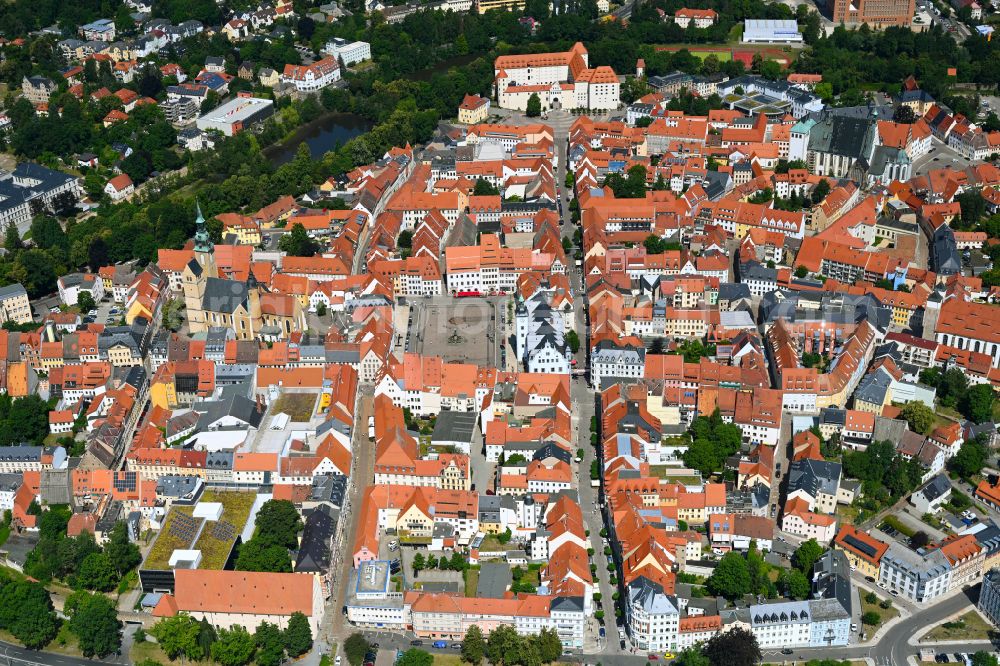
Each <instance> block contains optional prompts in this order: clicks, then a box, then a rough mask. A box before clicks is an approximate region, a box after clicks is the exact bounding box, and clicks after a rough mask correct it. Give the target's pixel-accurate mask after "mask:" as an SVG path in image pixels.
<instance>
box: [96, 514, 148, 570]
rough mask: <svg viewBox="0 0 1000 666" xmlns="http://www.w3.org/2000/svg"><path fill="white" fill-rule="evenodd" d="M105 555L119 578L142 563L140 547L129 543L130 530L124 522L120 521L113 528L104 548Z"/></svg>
mask: <svg viewBox="0 0 1000 666" xmlns="http://www.w3.org/2000/svg"><path fill="white" fill-rule="evenodd" d="M104 554H105V555H107V556H108V561H109V562H111V566H112V567H114V569H115V571H117V572H118V575H119V577H120V576H124V575H125V574H127V573H128V572H129V571H131V570H132V569H135V568H136V567H137V566H139V563H140V562H141V561H142V555H141V554H140V553H139V547H138V546H136V545H135V544H134V543H132V542H131V541H129V538H128V528H127V527H126V526H125V522H124V521H119V522H118V523H116V524H115V526H114V527H113V528H111V534H110V535H109V537H108V543H107V544H106V545H105V546H104Z"/></svg>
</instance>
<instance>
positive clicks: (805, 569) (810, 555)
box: [792, 539, 826, 577]
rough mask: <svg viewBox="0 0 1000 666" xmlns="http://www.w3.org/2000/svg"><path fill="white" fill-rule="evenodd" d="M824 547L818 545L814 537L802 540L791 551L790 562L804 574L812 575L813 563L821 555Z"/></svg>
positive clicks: (824, 550)
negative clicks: (793, 550) (792, 551)
mask: <svg viewBox="0 0 1000 666" xmlns="http://www.w3.org/2000/svg"><path fill="white" fill-rule="evenodd" d="M824 552H826V549H825V548H823V546H821V545H819V543H818V542H817V541H816V539H809V540H808V541H803V542H802V543H801V544H800V545H799V547H798V548H796V549H795V552H794V553H792V564H794V565H795V567H796V568H797V569H798V570H799V571H801V572H802V573H803V574H805V575H806V576H810V577H811V576H812V568H813V565H814V564H816V561H817V560H819V558H821V557H823V553H824Z"/></svg>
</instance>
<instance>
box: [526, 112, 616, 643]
mask: <svg viewBox="0 0 1000 666" xmlns="http://www.w3.org/2000/svg"><path fill="white" fill-rule="evenodd" d="M545 122H546V124H548V125H549V126H550V127H552V133H553V142H554V143H555V146H556V162H557V165H556V172H555V177H556V190H557V192H558V197H559V200H560V204H559V212H560V216H561V221H562V235H563V236H568V237H569V238H570V239H571V240H572V239H573V235H574V232H575V230H576V226H575V225H574V224H573V223H572V219H571V216H570V211H569V202H570V199H571V196H572V193H571V192H569V191H567V189H566V187H565V182H566V155H567V152H568V145H567V144H568V141H569V128H570V126H571V125H572V124H573V116H572V115H570V114H569V113H568V112H566V111H552V112H550V113H549V117H548V118H547V119H546V120H545ZM574 252H575V249H574ZM568 259H570V261H569V268H568V269H567V275H568V277H569V283H570V286H571V288H572V289H573V308H574V318H575V328H576V332H577V335H579V337H580V350H579V351H578V352H577V353H576V356H575V359H576V368H577V369H579V370H584V372H586V370H585V369H586V367H587V350H588V348H589V330H588V327H587V315H586V302H587V298H586V297H587V295H586V292H585V291H584V288H583V287H582V284H581V282H580V271H579V269H578V268H577V267H576V262H575V261H574V260H573V257H572V256H570V257H568ZM587 381H588V380H587V377H586V376H583V377H581V376H575V377H572V378H571V379H570V397H571V399H572V403H573V424H574V427H575V428H576V441H577V442H578V444H577V447H578V448H580V449H583V458H582V459H581V461H580V463H579V465H578V474H577V477H578V482H579V491H580V508H581V509H582V510H583V517H584V521H585V522H586V526H587V529H588V530H589V531H590V543H591V545H592V546H593V548H594V556H593V558H592V559H591V562H592V563H593V564H595V565H596V566H597V581H596V583H597V585H598V589H599V590H600V593H601V605H600V606H599V607H598V606H597V605H595V609H599V610H603V611H604V622H605V624H604V627H605V632H606V634H607V636H606V638H605V639H604V640H603V641H602V642H601V648H602V649H601V653H602V654H615V653H619V652H621V647H620V643H619V641H620V640H621V639H622V638H625V635H624V632H622V633H621V634H619V627H618V626H617V624H616V622H615V602H614V600H613V599H612V597H613V596H614V593H615V592H616V587H615V586H612V585H611V574H610V572H608V562H609V561H610V560H609V558H608V557H607V556H606V555H605V554H604V544H605V541H604V539H602V537H601V530H602V529H604V523H603V516H602V512H601V511H600V505H599V503H598V493H599V489H598V488H593V487H591V485H590V466H591V463H592V462H594V461H595V460H597V454H596V451H595V450H594V447H593V446H591V444H590V420H591V418H592V417H593V416H594V414H595V407H596V405H595V399H596V395H595V393H594V390H593V389H592V388H590V387H589V385H588V383H587Z"/></svg>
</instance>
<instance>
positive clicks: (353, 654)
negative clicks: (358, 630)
mask: <svg viewBox="0 0 1000 666" xmlns="http://www.w3.org/2000/svg"><path fill="white" fill-rule="evenodd" d="M370 648H371V645H370V644H369V643H368V640H367V639H365V637H364V636H362V635H361V634H351V635H350V636H348V637H347V640H346V641H344V656H346V657H347V661H348V662H350V664H351V666H361V664H362V663H364V661H365V654H366V653H367V652H368V650H369V649H370Z"/></svg>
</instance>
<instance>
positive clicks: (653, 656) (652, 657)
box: [646, 652, 660, 661]
mask: <svg viewBox="0 0 1000 666" xmlns="http://www.w3.org/2000/svg"><path fill="white" fill-rule="evenodd" d="M646 659H648V660H649V661H659V659H660V655H658V654H653V653H652V652H650V653H649V654H648V655H646Z"/></svg>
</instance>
